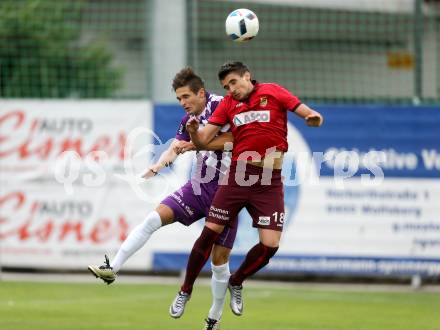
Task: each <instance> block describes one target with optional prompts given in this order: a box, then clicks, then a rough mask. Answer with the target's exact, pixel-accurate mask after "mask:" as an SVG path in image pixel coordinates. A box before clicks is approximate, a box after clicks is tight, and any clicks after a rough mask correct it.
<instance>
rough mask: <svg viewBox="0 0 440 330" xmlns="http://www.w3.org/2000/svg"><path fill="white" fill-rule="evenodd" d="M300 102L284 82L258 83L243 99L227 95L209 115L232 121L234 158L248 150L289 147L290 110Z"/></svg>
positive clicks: (213, 119)
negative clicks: (288, 124) (238, 99)
mask: <svg viewBox="0 0 440 330" xmlns="http://www.w3.org/2000/svg"><path fill="white" fill-rule="evenodd" d="M300 104H301V101H300V100H299V99H298V98H297V97H296V96H294V95H292V94H291V93H290V92H289V91H288V90H287V89H285V88H284V87H282V86H280V85H277V84H273V83H256V84H255V85H254V89H253V91H252V92H251V94H250V95H249V96H248V98H247V99H245V100H243V101H237V100H235V99H234V98H233V97H232V96H231V95H227V96H226V97H225V98H224V99H223V101H222V102H221V103H220V104H219V105H218V107H217V109H216V110H215V111H214V114H213V115H212V116H211V117H210V118H209V123H210V124H213V125H219V126H223V125H226V124H228V123H229V124H230V125H231V128H232V135H233V136H234V149H233V151H232V160H237V159H238V157H239V156H240V154H241V153H242V152H244V151H256V152H258V153H259V154H260V155H261V156H262V157H264V156H265V154H266V150H268V149H270V148H273V147H275V148H276V150H279V151H284V152H285V151H287V147H288V145H287V111H289V110H290V111H295V110H296V108H297V107H298V106H299V105H300Z"/></svg>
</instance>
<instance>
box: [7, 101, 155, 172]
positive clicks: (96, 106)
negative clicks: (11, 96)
mask: <svg viewBox="0 0 440 330" xmlns="http://www.w3.org/2000/svg"><path fill="white" fill-rule="evenodd" d="M152 115H153V111H152V105H151V103H150V102H148V101H116V100H110V101H102V100H96V101H73V100H72V101H59V100H56V101H51V100H36V101H33V100H0V173H1V177H0V179H3V180H13V179H15V180H18V179H24V180H27V179H37V178H53V177H54V175H53V174H54V173H53V171H54V167H55V166H56V161H57V160H58V159H59V157H60V155H62V154H63V153H65V152H66V151H71V152H74V153H76V155H78V157H79V158H81V159H85V158H93V159H96V158H99V159H100V162H101V163H102V164H104V165H105V166H104V167H105V168H106V169H116V168H120V167H122V165H123V161H124V158H125V156H124V148H125V146H126V142H127V137H128V135H129V134H130V132H132V131H133V130H134V129H135V128H138V127H143V128H145V129H147V128H148V129H151V128H152ZM146 143H150V141H149V140H148V141H146Z"/></svg>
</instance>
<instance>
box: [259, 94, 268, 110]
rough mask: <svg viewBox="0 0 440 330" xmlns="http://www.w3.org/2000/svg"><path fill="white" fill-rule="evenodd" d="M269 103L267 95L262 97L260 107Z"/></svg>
mask: <svg viewBox="0 0 440 330" xmlns="http://www.w3.org/2000/svg"><path fill="white" fill-rule="evenodd" d="M266 105H267V96H263V97H260V107H263V108H264V107H265V106H266Z"/></svg>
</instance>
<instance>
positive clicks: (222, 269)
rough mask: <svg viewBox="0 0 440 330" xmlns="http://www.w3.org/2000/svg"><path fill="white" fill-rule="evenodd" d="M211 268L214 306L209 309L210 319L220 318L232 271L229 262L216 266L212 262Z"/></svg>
mask: <svg viewBox="0 0 440 330" xmlns="http://www.w3.org/2000/svg"><path fill="white" fill-rule="evenodd" d="M211 269H212V279H211V291H212V306H211V309H210V310H209V313H208V317H209V318H210V319H215V320H220V318H221V316H222V313H223V305H224V303H225V296H226V289H227V288H228V281H229V277H230V276H231V273H230V272H229V263H228V262H227V263H225V264H223V265H220V266H215V265H213V264H212V263H211Z"/></svg>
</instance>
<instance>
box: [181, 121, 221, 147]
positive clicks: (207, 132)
mask: <svg viewBox="0 0 440 330" xmlns="http://www.w3.org/2000/svg"><path fill="white" fill-rule="evenodd" d="M220 129H221V127H219V126H216V125H212V124H209V123H208V124H207V125H206V126H205V127H203V128H202V129H200V130H199V121H198V120H197V118H195V117H192V118H191V119H190V120H188V123H187V124H186V130H187V131H188V133H189V135H190V136H191V141H192V143H193V144H194V145H195V146H196V148H197V149H199V150H207V149H206V148H207V146H208V144H209V143H210V142H211V141H212V140H213V139H214V137H215V136H216V135H217V133H218V132H219V131H220ZM222 149H223V148H222Z"/></svg>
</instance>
